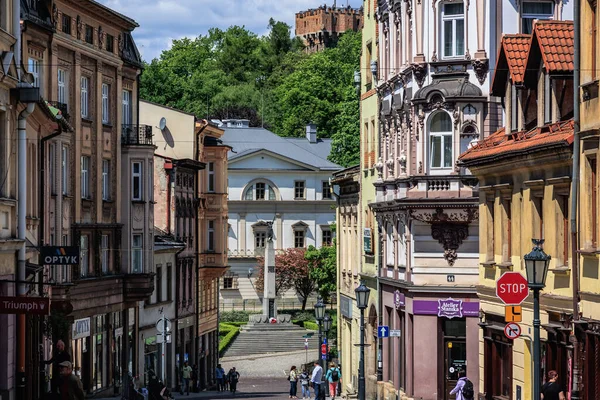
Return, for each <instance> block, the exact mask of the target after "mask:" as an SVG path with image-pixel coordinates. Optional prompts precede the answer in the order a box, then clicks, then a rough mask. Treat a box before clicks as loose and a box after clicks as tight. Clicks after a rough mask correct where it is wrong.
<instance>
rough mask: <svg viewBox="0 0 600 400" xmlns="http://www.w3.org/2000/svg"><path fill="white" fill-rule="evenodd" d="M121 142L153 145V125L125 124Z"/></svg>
mask: <svg viewBox="0 0 600 400" xmlns="http://www.w3.org/2000/svg"><path fill="white" fill-rule="evenodd" d="M121 144H124V145H151V144H152V127H151V126H150V125H123V126H122V128H121Z"/></svg>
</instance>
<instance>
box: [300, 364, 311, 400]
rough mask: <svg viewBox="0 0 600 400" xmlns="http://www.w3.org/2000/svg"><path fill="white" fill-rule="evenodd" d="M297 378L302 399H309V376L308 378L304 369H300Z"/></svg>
mask: <svg viewBox="0 0 600 400" xmlns="http://www.w3.org/2000/svg"><path fill="white" fill-rule="evenodd" d="M298 378H299V380H300V388H301V389H302V399H303V400H307V399H310V376H308V373H307V372H306V369H304V368H303V369H302V373H301V374H300V376H299V377H298Z"/></svg>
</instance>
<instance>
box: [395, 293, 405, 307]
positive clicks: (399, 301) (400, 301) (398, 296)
mask: <svg viewBox="0 0 600 400" xmlns="http://www.w3.org/2000/svg"><path fill="white" fill-rule="evenodd" d="M405 303H406V295H405V294H404V293H400V291H399V290H396V291H395V292H394V305H395V306H396V309H400V307H403V306H404V305H405Z"/></svg>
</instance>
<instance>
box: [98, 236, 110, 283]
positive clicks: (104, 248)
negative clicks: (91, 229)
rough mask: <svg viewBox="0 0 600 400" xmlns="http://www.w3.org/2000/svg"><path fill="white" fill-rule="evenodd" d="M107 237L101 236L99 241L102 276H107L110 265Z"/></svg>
mask: <svg viewBox="0 0 600 400" xmlns="http://www.w3.org/2000/svg"><path fill="white" fill-rule="evenodd" d="M109 243H110V242H109V240H108V235H102V237H101V240H100V256H101V262H102V274H103V275H106V274H108V268H109V265H110V264H109V263H110V246H109Z"/></svg>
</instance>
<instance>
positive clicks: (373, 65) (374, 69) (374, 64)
mask: <svg viewBox="0 0 600 400" xmlns="http://www.w3.org/2000/svg"><path fill="white" fill-rule="evenodd" d="M371 74H373V79H375V81H377V60H371Z"/></svg>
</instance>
